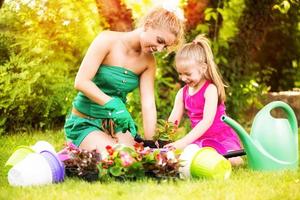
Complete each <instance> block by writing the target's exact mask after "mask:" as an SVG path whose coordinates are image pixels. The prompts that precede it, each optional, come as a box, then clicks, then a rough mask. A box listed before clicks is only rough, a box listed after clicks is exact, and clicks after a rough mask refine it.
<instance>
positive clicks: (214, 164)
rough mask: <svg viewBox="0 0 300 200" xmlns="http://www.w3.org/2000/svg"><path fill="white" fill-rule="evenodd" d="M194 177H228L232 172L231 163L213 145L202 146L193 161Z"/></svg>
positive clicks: (192, 172) (192, 170) (192, 173)
mask: <svg viewBox="0 0 300 200" xmlns="http://www.w3.org/2000/svg"><path fill="white" fill-rule="evenodd" d="M190 170H191V175H192V177H193V178H212V179H227V178H229V176H230V174H231V164H230V162H229V161H228V160H227V159H225V158H224V157H223V156H222V155H220V154H219V153H218V152H217V151H216V150H215V149H213V148H211V147H204V148H201V149H200V150H199V151H198V152H197V153H196V155H195V156H194V158H193V160H192V163H191V168H190Z"/></svg>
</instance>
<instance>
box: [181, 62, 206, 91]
mask: <svg viewBox="0 0 300 200" xmlns="http://www.w3.org/2000/svg"><path fill="white" fill-rule="evenodd" d="M176 70H177V72H178V75H179V79H181V80H182V81H183V82H185V83H186V84H187V85H188V86H189V87H194V88H195V87H197V86H199V84H200V83H201V80H203V78H204V73H205V71H206V67H205V64H199V63H197V62H194V61H189V62H188V64H187V63H186V62H184V63H183V62H180V61H177V62H176Z"/></svg>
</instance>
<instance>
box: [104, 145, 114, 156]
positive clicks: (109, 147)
mask: <svg viewBox="0 0 300 200" xmlns="http://www.w3.org/2000/svg"><path fill="white" fill-rule="evenodd" d="M105 149H106V151H107V153H108V154H109V155H113V153H114V149H113V148H112V147H111V146H110V145H107V146H106V147H105Z"/></svg>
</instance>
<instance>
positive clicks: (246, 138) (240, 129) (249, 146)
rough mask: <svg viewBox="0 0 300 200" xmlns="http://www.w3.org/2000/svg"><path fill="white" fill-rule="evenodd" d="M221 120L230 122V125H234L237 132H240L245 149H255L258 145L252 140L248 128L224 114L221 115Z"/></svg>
mask: <svg viewBox="0 0 300 200" xmlns="http://www.w3.org/2000/svg"><path fill="white" fill-rule="evenodd" d="M221 120H222V121H224V122H225V123H226V124H228V125H229V126H230V127H232V128H233V129H234V130H235V132H236V133H237V134H238V136H239V138H240V139H241V141H242V143H243V145H244V147H245V150H246V151H247V149H255V148H256V145H255V144H254V142H253V141H252V139H251V137H250V136H249V134H248V133H247V132H246V130H245V129H244V128H243V127H242V126H241V125H240V124H239V123H237V122H236V121H235V120H233V119H231V118H230V117H228V116H226V115H223V116H222V117H221Z"/></svg>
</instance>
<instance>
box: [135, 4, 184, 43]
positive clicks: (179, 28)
mask: <svg viewBox="0 0 300 200" xmlns="http://www.w3.org/2000/svg"><path fill="white" fill-rule="evenodd" d="M139 26H143V27H151V28H159V29H165V30H168V31H170V32H171V33H173V34H174V36H175V37H176V40H175V44H174V45H172V46H174V47H175V46H179V45H181V44H182V43H183V40H184V22H183V20H180V19H179V18H178V17H177V16H176V14H175V13H174V12H171V11H168V10H166V9H165V8H162V7H156V8H154V9H153V10H152V11H150V12H149V13H148V14H147V15H146V16H145V17H144V18H143V19H142V21H140V23H139Z"/></svg>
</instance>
